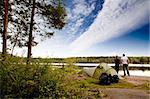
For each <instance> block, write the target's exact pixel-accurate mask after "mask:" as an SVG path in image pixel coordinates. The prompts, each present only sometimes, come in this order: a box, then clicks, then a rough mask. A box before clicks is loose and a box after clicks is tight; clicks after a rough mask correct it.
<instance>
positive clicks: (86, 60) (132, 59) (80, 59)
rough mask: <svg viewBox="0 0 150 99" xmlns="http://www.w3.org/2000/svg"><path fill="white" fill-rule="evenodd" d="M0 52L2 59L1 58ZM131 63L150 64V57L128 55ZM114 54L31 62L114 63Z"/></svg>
mask: <svg viewBox="0 0 150 99" xmlns="http://www.w3.org/2000/svg"><path fill="white" fill-rule="evenodd" d="M1 57H2V56H1V54H0V59H1ZM12 58H14V59H13V61H14V62H15V61H16V62H18V60H19V59H21V61H22V62H26V60H27V58H25V57H16V56H12ZM128 58H129V62H130V63H131V64H150V57H128ZM114 59H115V57H114V56H105V57H104V56H101V57H70V58H32V59H31V62H36V63H102V62H105V63H114Z"/></svg>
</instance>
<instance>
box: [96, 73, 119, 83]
mask: <svg viewBox="0 0 150 99" xmlns="http://www.w3.org/2000/svg"><path fill="white" fill-rule="evenodd" d="M118 82H119V77H118V75H113V76H111V74H109V75H108V74H106V73H102V74H101V76H100V77H99V83H100V84H101V85H110V84H111V83H118Z"/></svg>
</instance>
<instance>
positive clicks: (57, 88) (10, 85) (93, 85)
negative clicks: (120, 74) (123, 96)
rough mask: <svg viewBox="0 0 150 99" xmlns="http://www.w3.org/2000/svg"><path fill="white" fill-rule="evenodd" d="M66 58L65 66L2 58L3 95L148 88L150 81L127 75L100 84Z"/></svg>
mask: <svg viewBox="0 0 150 99" xmlns="http://www.w3.org/2000/svg"><path fill="white" fill-rule="evenodd" d="M14 62H17V63H18V64H13V63H14ZM66 62H67V63H68V65H67V66H65V67H64V68H54V67H53V66H52V65H51V66H50V65H49V64H48V65H46V64H45V65H40V64H39V62H38V61H33V62H32V65H26V64H24V60H23V59H21V58H20V59H16V58H13V57H8V58H6V60H5V61H0V66H1V67H0V78H1V79H0V87H1V91H0V97H1V98H52V99H62V98H67V99H68V98H69V99H70V98H71V99H80V98H83V99H84V98H85V99H86V98H102V97H104V96H105V95H104V93H103V92H102V91H101V90H102V89H107V88H127V89H140V90H148V89H149V87H148V86H149V85H148V83H144V84H142V85H139V86H136V85H134V84H132V83H129V82H127V81H126V80H125V79H124V80H120V81H119V83H117V84H111V85H109V86H103V85H99V80H98V79H94V78H91V77H89V76H87V75H86V74H85V73H84V72H83V71H82V70H81V69H80V68H78V67H76V66H74V65H73V63H74V62H73V61H69V60H68V61H66Z"/></svg>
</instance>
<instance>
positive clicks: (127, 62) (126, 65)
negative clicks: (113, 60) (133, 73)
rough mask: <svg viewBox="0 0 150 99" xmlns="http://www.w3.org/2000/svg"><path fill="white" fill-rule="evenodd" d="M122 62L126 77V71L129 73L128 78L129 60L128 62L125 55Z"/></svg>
mask: <svg viewBox="0 0 150 99" xmlns="http://www.w3.org/2000/svg"><path fill="white" fill-rule="evenodd" d="M121 62H122V64H123V71H124V76H126V72H125V70H126V71H127V74H128V76H130V74H129V70H128V64H129V60H128V57H126V56H125V54H123V56H122V57H121Z"/></svg>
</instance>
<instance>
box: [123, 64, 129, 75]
mask: <svg viewBox="0 0 150 99" xmlns="http://www.w3.org/2000/svg"><path fill="white" fill-rule="evenodd" d="M125 69H126V70H127V74H128V76H130V74H129V70H128V64H123V71H124V76H126V72H125Z"/></svg>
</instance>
